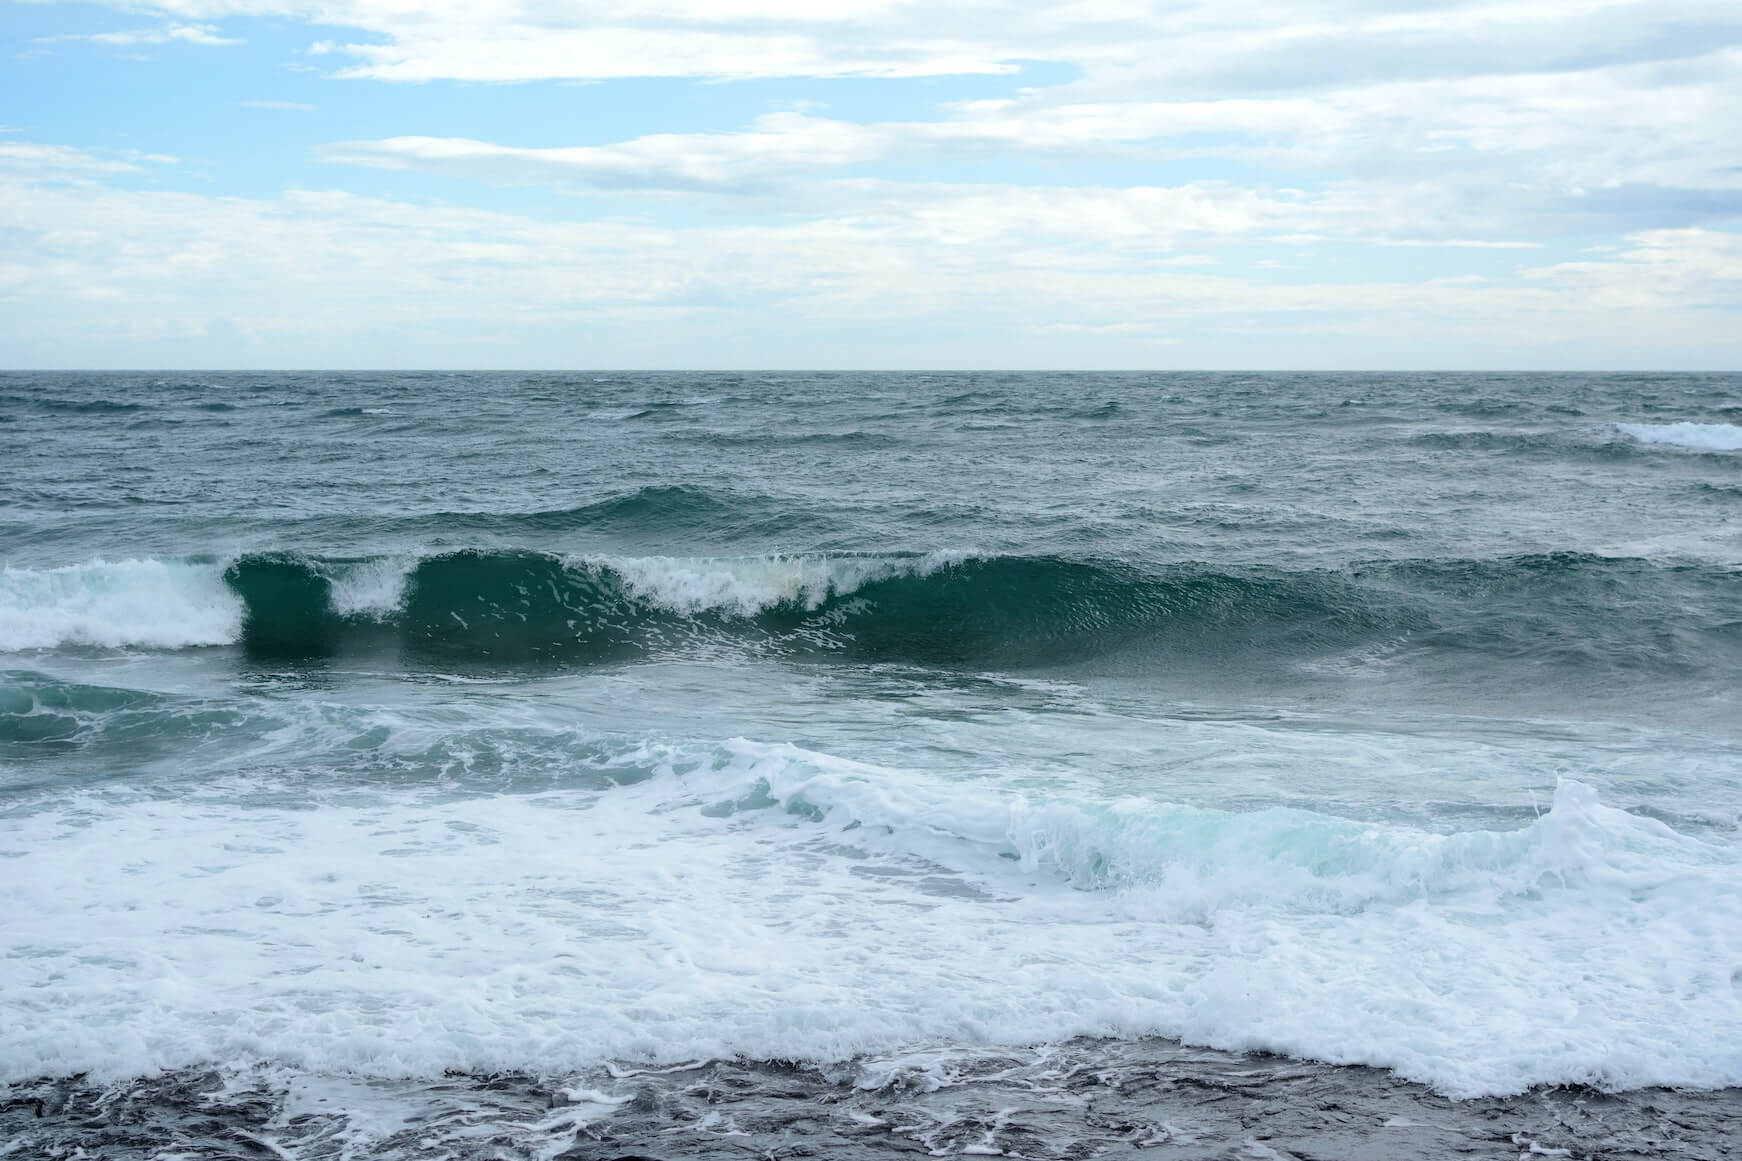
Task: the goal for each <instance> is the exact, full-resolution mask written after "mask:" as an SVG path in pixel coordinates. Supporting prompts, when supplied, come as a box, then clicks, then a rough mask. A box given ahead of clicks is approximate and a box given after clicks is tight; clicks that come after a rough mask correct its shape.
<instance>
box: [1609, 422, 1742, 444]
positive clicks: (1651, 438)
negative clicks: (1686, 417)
mask: <svg viewBox="0 0 1742 1161" xmlns="http://www.w3.org/2000/svg"><path fill="white" fill-rule="evenodd" d="M1615 426H1616V427H1618V428H1620V429H1621V430H1622V431H1623V432H1625V433H1626V434H1627V435H1630V436H1632V437H1633V438H1634V439H1636V440H1639V441H1640V442H1641V443H1661V444H1668V445H1670V446H1672V447H1686V448H1694V449H1696V450H1699V451H1742V425H1737V424H1733V423H1618V424H1616V425H1615Z"/></svg>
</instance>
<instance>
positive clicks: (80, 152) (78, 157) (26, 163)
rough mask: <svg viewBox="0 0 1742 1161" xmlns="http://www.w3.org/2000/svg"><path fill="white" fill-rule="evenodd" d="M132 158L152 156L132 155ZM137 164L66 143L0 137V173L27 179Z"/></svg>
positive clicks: (73, 175) (69, 175)
mask: <svg viewBox="0 0 1742 1161" xmlns="http://www.w3.org/2000/svg"><path fill="white" fill-rule="evenodd" d="M135 160H140V161H145V160H154V159H151V158H136V159H135ZM138 168H139V167H138V166H136V165H133V164H132V163H131V162H128V161H118V160H115V159H113V158H105V157H98V156H97V155H96V154H94V153H91V152H89V151H87V150H84V149H74V148H73V147H72V146H70V145H34V144H31V143H29V142H23V141H0V175H5V176H18V177H22V178H25V179H27V180H63V179H66V178H88V177H97V176H102V175H106V174H115V173H127V172H130V171H132V170H136V169H138Z"/></svg>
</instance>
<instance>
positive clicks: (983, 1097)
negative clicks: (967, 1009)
mask: <svg viewBox="0 0 1742 1161" xmlns="http://www.w3.org/2000/svg"><path fill="white" fill-rule="evenodd" d="M0 1093H3V1094H4V1095H3V1097H0V1141H4V1142H7V1144H6V1146H5V1147H4V1148H0V1156H7V1155H10V1156H41V1157H45V1158H62V1157H64V1158H71V1157H75V1156H79V1155H80V1153H79V1150H81V1149H82V1150H83V1151H84V1153H83V1155H84V1156H99V1157H102V1158H104V1159H105V1161H134V1159H138V1161H145V1159H146V1158H151V1157H156V1156H158V1155H160V1154H161V1153H162V1152H163V1151H164V1150H165V1149H173V1150H175V1151H176V1153H175V1155H176V1156H178V1157H182V1158H219V1157H226V1158H227V1157H237V1156H244V1157H248V1156H258V1157H269V1158H270V1157H278V1158H295V1159H297V1161H323V1159H326V1158H335V1159H336V1158H339V1157H351V1158H357V1157H367V1158H381V1159H383V1161H402V1159H404V1161H409V1159H413V1158H435V1157H455V1158H466V1157H478V1158H483V1157H505V1158H522V1157H524V1158H528V1159H530V1158H535V1157H538V1158H547V1159H548V1158H560V1159H562V1161H591V1159H595V1158H597V1159H601V1161H602V1159H605V1158H624V1157H637V1158H645V1159H657V1161H679V1159H699V1158H707V1157H719V1156H737V1155H743V1156H746V1157H770V1156H771V1157H779V1158H784V1157H797V1156H822V1157H828V1158H843V1159H847V1161H852V1159H855V1158H866V1159H869V1158H880V1157H895V1156H925V1155H934V1156H963V1155H966V1156H1000V1155H1002V1156H1021V1157H1028V1158H1080V1157H1089V1156H1124V1155H1132V1156H1137V1155H1141V1156H1143V1157H1150V1158H1179V1159H1182V1161H1183V1159H1185V1158H1206V1157H1229V1158H1235V1157H1246V1158H1284V1159H1294V1158H1298V1159H1302V1161H1305V1159H1309V1158H1337V1159H1339V1161H1387V1159H1391V1158H1400V1157H1410V1158H1433V1157H1465V1156H1474V1157H1508V1158H1512V1157H1519V1156H1531V1155H1536V1156H1565V1157H1574V1158H1590V1159H1603V1161H1610V1159H1613V1161H1621V1159H1624V1158H1625V1159H1632V1158H1669V1159H1678V1161H1679V1159H1684V1158H1686V1159H1695V1158H1697V1159H1701V1161H1706V1159H1712V1158H1727V1157H1737V1156H1742V1151H1739V1150H1742V1142H1738V1141H1736V1140H1735V1139H1734V1138H1735V1133H1734V1126H1735V1125H1736V1124H1738V1123H1742V1087H1732V1088H1724V1089H1713V1090H1690V1091H1682V1090H1673V1089H1636V1090H1629V1091H1623V1092H1605V1091H1602V1090H1599V1089H1595V1088H1565V1087H1562V1088H1538V1089H1532V1090H1530V1091H1528V1092H1525V1093H1522V1094H1519V1095H1516V1096H1505V1097H1476V1098H1471V1099H1467V1100H1452V1099H1450V1098H1447V1097H1444V1096H1440V1095H1439V1094H1437V1093H1435V1092H1434V1091H1433V1090H1431V1089H1429V1088H1427V1087H1426V1086H1424V1085H1420V1084H1416V1083H1414V1082H1411V1081H1406V1080H1402V1079H1399V1078H1397V1077H1396V1076H1394V1075H1392V1074H1391V1073H1389V1072H1387V1071H1385V1070H1383V1069H1378V1068H1371V1067H1367V1066H1361V1065H1331V1064H1322V1063H1318V1062H1313V1061H1302V1060H1293V1059H1289V1058H1285V1057H1278V1056H1268V1055H1242V1054H1238V1053H1230V1052H1222V1051H1218V1050H1215V1049H1203V1048H1189V1047H1186V1046H1183V1045H1181V1044H1179V1043H1177V1042H1174V1041H1169V1040H1162V1039H1146V1040H1136V1041H1109V1040H1076V1041H1071V1042H1068V1043H1064V1044H1057V1045H1046V1046H1040V1047H1035V1048H1029V1049H1019V1050H989V1049H985V1050H982V1049H959V1050H947V1051H946V1050H936V1051H927V1052H921V1053H915V1054H910V1055H908V1056H904V1057H898V1058H887V1059H878V1060H857V1061H850V1062H845V1063H842V1064H838V1065H811V1064H798V1063H793V1062H782V1061H746V1060H727V1061H709V1062H698V1063H696V1064H693V1065H678V1066H668V1067H663V1068H635V1067H625V1066H620V1065H607V1066H603V1067H600V1068H595V1069H590V1070H587V1071H586V1072H582V1073H578V1074H571V1075H565V1076H560V1077H541V1076H537V1075H534V1074H531V1073H508V1074H497V1075H472V1074H453V1075H449V1076H444V1077H442V1078H440V1079H435V1080H419V1081H380V1080H368V1079H364V1078H344V1077H322V1076H314V1075H308V1074H295V1073H290V1072H286V1071H279V1070H269V1069H257V1070H253V1071H252V1072H245V1073H242V1074H240V1075H237V1074H230V1075H225V1074H221V1073H220V1072H219V1071H217V1070H183V1071H179V1072H172V1073H167V1074H164V1075H161V1076H157V1077H152V1078H142V1079H137V1080H132V1081H126V1082H121V1083H119V1084H115V1085H108V1086H105V1085H98V1084H92V1083H88V1082H86V1081H85V1080H83V1079H82V1078H78V1077H72V1078H44V1079H39V1080H33V1081H27V1082H22V1083H18V1084H14V1085H11V1086H8V1087H6V1088H5V1089H0Z"/></svg>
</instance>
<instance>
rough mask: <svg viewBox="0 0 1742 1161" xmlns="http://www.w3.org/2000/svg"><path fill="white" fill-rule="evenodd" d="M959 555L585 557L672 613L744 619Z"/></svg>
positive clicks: (810, 603) (931, 567)
mask: <svg viewBox="0 0 1742 1161" xmlns="http://www.w3.org/2000/svg"><path fill="white" fill-rule="evenodd" d="M959 559H961V555H960V554H944V553H934V554H932V555H929V556H923V557H873V556H863V557H861V556H779V555H776V556H759V557H674V556H645V557H592V558H588V561H589V562H590V563H595V564H602V565H605V566H607V567H609V568H610V569H612V570H613V571H614V572H616V573H617V574H618V575H619V576H621V577H622V578H623V580H624V583H625V584H627V585H628V587H629V589H630V591H631V592H633V593H635V594H636V595H637V596H639V597H641V598H642V599H644V600H648V601H652V602H654V603H655V604H658V605H661V606H663V607H665V608H667V609H670V610H672V611H673V612H677V613H682V614H684V615H686V616H694V615H695V614H697V613H700V612H704V611H717V612H724V613H729V614H732V615H735V616H742V617H748V616H752V615H754V614H756V613H758V612H760V611H762V610H764V609H768V608H772V607H774V606H776V605H784V604H790V605H798V606H799V607H801V608H805V609H816V608H817V607H818V606H820V605H821V604H822V603H823V602H824V601H826V600H828V599H829V598H830V597H840V596H846V595H847V594H849V593H852V592H854V591H856V590H857V589H859V588H861V587H863V586H864V585H867V584H870V583H871V582H873V581H878V580H886V579H888V578H890V577H894V576H903V575H912V576H923V575H926V574H927V573H929V572H932V571H935V570H936V569H938V568H940V567H942V566H944V565H946V564H948V563H951V562H952V561H955V560H959Z"/></svg>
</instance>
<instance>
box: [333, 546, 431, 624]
mask: <svg viewBox="0 0 1742 1161" xmlns="http://www.w3.org/2000/svg"><path fill="white" fill-rule="evenodd" d="M416 563H417V562H416V561H415V560H410V559H404V558H395V557H385V556H383V557H376V558H373V559H370V560H362V561H357V562H355V563H351V564H345V565H340V566H327V567H325V568H324V569H323V570H322V571H323V572H324V573H325V574H326V576H327V579H328V581H330V582H331V584H332V586H333V587H332V603H333V611H334V612H336V613H338V614H340V615H341V616H347V617H372V618H375V619H377V620H382V619H385V618H387V617H391V616H392V615H393V614H394V613H397V612H399V611H400V610H401V609H402V608H403V607H404V605H405V586H406V584H407V582H408V581H409V580H410V579H411V570H412V568H413V567H414V566H415V565H416Z"/></svg>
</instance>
